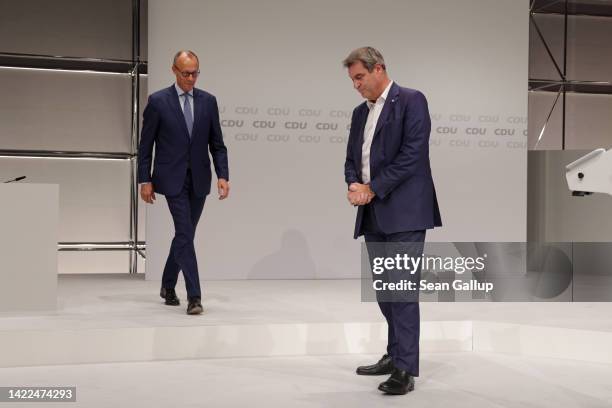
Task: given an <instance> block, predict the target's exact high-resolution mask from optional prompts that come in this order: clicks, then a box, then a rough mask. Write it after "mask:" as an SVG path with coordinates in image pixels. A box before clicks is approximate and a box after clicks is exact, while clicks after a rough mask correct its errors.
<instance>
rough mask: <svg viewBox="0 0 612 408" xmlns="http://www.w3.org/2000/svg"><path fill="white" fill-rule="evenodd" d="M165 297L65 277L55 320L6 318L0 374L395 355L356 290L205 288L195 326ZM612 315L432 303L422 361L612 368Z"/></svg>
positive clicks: (137, 287)
mask: <svg viewBox="0 0 612 408" xmlns="http://www.w3.org/2000/svg"><path fill="white" fill-rule="evenodd" d="M158 285H159V282H151V281H145V280H143V278H142V277H139V276H129V275H110V276H109V275H97V276H91V275H87V276H84V275H82V276H62V277H61V278H60V279H59V284H58V290H59V299H58V304H59V307H58V311H57V312H55V313H46V314H34V313H22V314H10V315H9V314H6V313H5V314H1V315H0V347H1V348H2V350H5V352H4V353H1V354H0V367H17V366H40V365H60V364H83V363H107V362H136V361H161V360H181V359H208V358H233V357H270V356H317V355H335V354H379V353H382V352H384V350H385V345H386V324H385V323H384V321H383V319H382V316H381V314H380V312H379V310H378V307H377V305H376V304H375V303H362V302H360V299H359V293H360V292H359V281H358V280H339V281H301V280H300V281H213V282H205V283H204V286H205V287H206V290H205V293H206V294H205V298H204V300H203V305H204V308H205V313H204V314H203V315H201V316H187V315H185V306H186V305H185V303H186V302H185V301H184V299H185V294H184V291H180V290H179V291H178V292H179V297H181V299H182V300H183V302H182V303H183V304H182V305H181V306H179V307H170V306H165V305H163V304H162V300H161V299H160V298H159V297H158V296H157V291H158ZM611 310H612V305H610V304H607V303H601V304H572V305H568V304H562V303H558V304H550V303H549V304H545V305H543V304H539V303H505V304H490V303H461V304H459V303H446V304H439V303H422V304H421V319H422V326H421V350H422V351H423V352H427V353H436V352H466V351H468V352H469V351H476V352H494V353H507V354H514V355H520V356H531V357H553V358H564V359H574V360H582V361H590V362H600V363H612V351H611V350H610V347H609V344H611V343H612V330H610V327H609V326H597V323H598V320H597V319H600V318H602V317H603V316H609V312H610V311H611ZM560 316H566V319H565V322H564V320H563V319H559V317H560ZM581 316H582V318H580V317H581ZM589 319H591V321H592V324H591V325H589V324H587V323H588V320H589ZM551 322H552V323H553V325H551Z"/></svg>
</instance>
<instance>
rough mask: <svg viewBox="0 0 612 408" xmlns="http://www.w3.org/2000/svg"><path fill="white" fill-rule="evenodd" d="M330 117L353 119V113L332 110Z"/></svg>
mask: <svg viewBox="0 0 612 408" xmlns="http://www.w3.org/2000/svg"><path fill="white" fill-rule="evenodd" d="M329 116H330V117H332V118H346V119H350V118H351V112H349V111H341V110H330V111H329Z"/></svg>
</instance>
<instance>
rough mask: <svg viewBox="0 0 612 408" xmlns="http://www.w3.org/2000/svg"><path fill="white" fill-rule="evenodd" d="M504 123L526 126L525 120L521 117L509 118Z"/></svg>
mask: <svg viewBox="0 0 612 408" xmlns="http://www.w3.org/2000/svg"><path fill="white" fill-rule="evenodd" d="M506 121H507V122H508V123H513V124H518V123H521V124H527V118H524V117H521V116H509V117H508V119H506Z"/></svg>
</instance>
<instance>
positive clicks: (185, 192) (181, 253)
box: [162, 170, 206, 298]
mask: <svg viewBox="0 0 612 408" xmlns="http://www.w3.org/2000/svg"><path fill="white" fill-rule="evenodd" d="M166 201H167V202H168V208H169V209H170V213H171V214H172V220H173V221H174V238H173V239H172V244H171V245H170V253H169V254H168V259H167V260H166V266H165V267H164V273H163V275H162V287H164V288H174V287H175V286H176V282H177V279H178V274H179V271H181V270H182V271H183V277H184V278H185V286H186V288H187V296H188V297H189V298H193V297H201V296H202V294H201V291H200V277H199V274H198V262H197V259H196V254H195V247H194V245H193V240H194V237H195V230H196V226H197V225H198V221H199V220H200V215H202V210H203V209H204V202H205V201H206V196H202V197H198V196H197V195H196V194H195V193H194V189H193V179H192V176H191V170H187V175H186V176H185V181H184V183H183V188H182V189H181V191H180V192H179V194H177V195H175V196H171V197H170V196H166Z"/></svg>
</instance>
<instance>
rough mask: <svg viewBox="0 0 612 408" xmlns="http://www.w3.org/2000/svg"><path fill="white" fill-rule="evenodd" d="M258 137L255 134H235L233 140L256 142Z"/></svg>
mask: <svg viewBox="0 0 612 408" xmlns="http://www.w3.org/2000/svg"><path fill="white" fill-rule="evenodd" d="M258 137H259V135H258V134H257V133H236V135H235V136H234V139H235V140H237V141H239V142H256V141H257V138H258Z"/></svg>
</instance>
